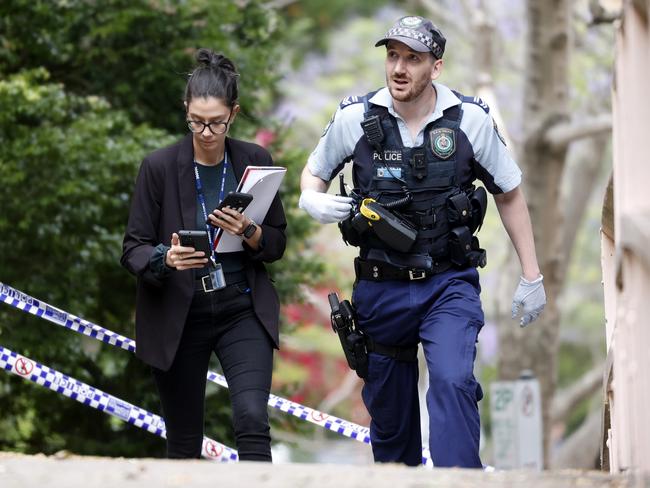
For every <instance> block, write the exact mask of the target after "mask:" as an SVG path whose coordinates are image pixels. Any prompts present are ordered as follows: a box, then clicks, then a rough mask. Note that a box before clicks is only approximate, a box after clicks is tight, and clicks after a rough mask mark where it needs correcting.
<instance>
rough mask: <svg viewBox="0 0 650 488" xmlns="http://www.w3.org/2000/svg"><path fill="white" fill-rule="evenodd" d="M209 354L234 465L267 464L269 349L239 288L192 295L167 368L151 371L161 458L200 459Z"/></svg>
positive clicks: (267, 339)
mask: <svg viewBox="0 0 650 488" xmlns="http://www.w3.org/2000/svg"><path fill="white" fill-rule="evenodd" d="M213 351H214V352H215V353H216V355H217V358H218V359H219V362H220V363H221V366H222V368H223V372H224V376H225V377H226V380H227V381H228V387H229V391H230V399H231V403H232V420H233V427H234V431H235V438H236V443H237V450H238V451H239V459H240V460H241V461H271V435H270V428H269V417H268V410H267V401H268V398H269V391H270V389H271V373H272V369H273V345H272V342H271V339H270V337H269V336H268V334H267V332H266V330H264V326H263V325H262V324H261V323H260V322H259V320H258V319H257V317H255V314H254V312H253V307H252V301H251V296H250V292H249V290H248V287H247V285H246V283H245V282H242V283H236V284H232V285H229V286H227V287H226V288H224V289H223V290H219V291H214V292H211V293H205V292H203V291H197V292H195V294H194V298H193V300H192V305H191V307H190V312H189V314H188V317H187V320H186V323H185V328H184V330H183V335H182V338H181V342H180V346H179V348H178V351H177V353H176V357H175V358H174V362H173V363H172V366H171V368H170V369H169V370H168V371H161V370H158V369H155V368H154V370H153V373H154V378H155V380H156V385H157V387H158V392H159V394H160V401H161V404H162V411H163V416H164V418H165V424H166V427H167V455H168V456H169V457H170V458H198V457H200V456H201V445H202V440H203V415H204V402H205V386H206V374H207V371H208V362H209V360H210V356H211V355H212V352H213Z"/></svg>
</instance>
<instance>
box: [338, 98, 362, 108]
mask: <svg viewBox="0 0 650 488" xmlns="http://www.w3.org/2000/svg"><path fill="white" fill-rule="evenodd" d="M360 102H361V99H360V97H358V96H356V95H354V96H348V97H345V98H344V99H343V100H341V103H340V104H339V107H341V108H345V107H347V106H348V105H352V104H354V103H360Z"/></svg>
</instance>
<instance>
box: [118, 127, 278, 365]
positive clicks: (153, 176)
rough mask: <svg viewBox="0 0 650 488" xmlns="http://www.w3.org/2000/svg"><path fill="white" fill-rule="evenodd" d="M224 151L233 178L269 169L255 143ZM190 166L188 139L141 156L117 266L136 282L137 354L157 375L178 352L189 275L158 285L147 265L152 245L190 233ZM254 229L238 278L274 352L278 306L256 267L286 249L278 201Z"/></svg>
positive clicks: (233, 144)
mask: <svg viewBox="0 0 650 488" xmlns="http://www.w3.org/2000/svg"><path fill="white" fill-rule="evenodd" d="M226 149H227V151H228V155H229V156H230V159H231V160H232V167H233V170H234V172H235V176H236V177H237V180H240V179H241V177H242V174H243V172H244V169H245V168H246V166H248V165H253V166H270V165H272V164H273V160H272V159H271V155H270V154H269V153H268V151H266V150H265V149H263V148H262V147H260V146H258V145H256V144H251V143H248V142H243V141H238V140H235V139H230V138H226ZM193 161H194V149H193V146H192V135H191V134H188V135H187V136H186V137H185V138H183V139H182V140H181V141H179V142H178V143H176V144H174V145H172V146H169V147H166V148H164V149H160V150H158V151H155V152H153V153H151V154H149V155H148V156H147V157H145V158H144V160H143V161H142V165H141V166H140V172H139V174H138V177H137V180H136V184H135V191H134V193H133V199H132V202H131V211H130V214H129V222H128V224H127V228H126V234H125V236H124V242H123V246H122V258H121V260H120V262H121V263H122V266H124V267H125V268H126V269H128V270H129V271H130V272H131V273H133V274H134V275H135V276H136V277H137V297H136V315H135V329H136V339H137V348H136V355H137V356H138V357H139V358H140V359H142V360H143V361H144V362H145V363H147V364H150V365H151V366H154V367H156V368H159V369H162V370H167V369H169V367H170V366H171V364H172V361H173V360H174V356H175V355H176V350H177V349H178V344H179V342H180V339H181V334H182V332H183V326H184V324H185V319H186V317H187V313H188V311H189V308H190V303H191V301H192V295H193V294H194V273H193V270H185V271H176V270H174V271H172V272H171V273H170V274H169V275H168V276H166V277H165V278H164V279H162V280H160V279H158V278H156V277H155V276H154V275H153V273H152V272H151V270H150V269H149V259H150V258H151V255H152V253H153V250H154V248H155V247H156V246H157V245H158V244H161V243H163V244H166V245H170V244H169V242H170V239H171V235H172V233H173V232H178V231H179V230H180V229H193V228H195V227H196V205H197V195H196V184H195V181H194V162H193ZM261 226H262V232H263V234H262V235H263V247H261V248H260V249H259V250H258V251H253V250H252V249H251V248H250V247H248V246H246V245H245V244H244V247H245V250H246V252H247V259H246V260H245V272H246V276H247V278H248V285H249V287H250V288H251V296H252V299H253V308H254V310H255V314H256V315H257V317H258V318H259V320H260V322H262V324H263V325H264V327H265V328H266V330H267V331H268V333H269V336H270V337H271V338H272V340H273V343H274V345H275V347H276V348H277V347H278V346H279V332H278V322H279V313H280V302H279V300H278V295H277V293H276V291H275V289H274V288H273V285H272V284H271V281H270V280H269V277H268V275H267V272H266V269H265V267H264V264H263V263H264V262H267V263H268V262H272V261H275V260H277V259H280V258H281V257H282V254H283V253H284V249H285V246H286V236H285V228H286V226H287V222H286V218H285V215H284V210H283V208H282V203H281V202H280V198H279V196H278V195H276V196H275V198H274V200H273V202H272V204H271V207H270V209H269V212H268V214H267V215H266V218H265V219H264V222H261Z"/></svg>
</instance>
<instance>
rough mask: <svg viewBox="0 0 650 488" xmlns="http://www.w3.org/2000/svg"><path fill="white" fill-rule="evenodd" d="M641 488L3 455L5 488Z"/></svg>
mask: <svg viewBox="0 0 650 488" xmlns="http://www.w3.org/2000/svg"><path fill="white" fill-rule="evenodd" d="M215 486H221V487H229V486H237V487H263V488H275V487H277V488H302V487H305V488H307V487H309V488H318V487H327V488H363V487H372V488H382V487H385V488H424V487H440V488H470V487H472V488H474V487H480V488H508V487H525V488H561V487H580V488H604V487H614V488H640V487H650V476H636V477H634V476H632V475H629V474H628V475H610V474H606V473H601V472H598V471H587V472H585V471H559V472H542V473H535V472H529V471H503V472H493V473H484V472H482V471H476V470H466V469H444V468H439V469H434V470H428V469H426V468H407V467H405V466H398V465H374V464H373V465H368V466H351V465H341V464H337V465H333V464H329V465H328V464H275V465H268V464H264V463H238V464H222V463H216V462H212V461H203V460H196V461H170V460H161V459H123V458H97V457H80V456H70V457H66V458H65V459H59V458H57V457H54V456H52V457H47V456H44V455H36V456H27V455H19V454H12V453H0V487H2V488H30V487H47V488H59V487H60V488H95V487H97V488H144V487H156V488H166V487H190V488H203V487H205V488H208V487H209V488H215Z"/></svg>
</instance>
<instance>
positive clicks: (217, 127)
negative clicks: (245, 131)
mask: <svg viewBox="0 0 650 488" xmlns="http://www.w3.org/2000/svg"><path fill="white" fill-rule="evenodd" d="M231 116H232V110H231V111H230V114H228V120H227V121H226V122H208V123H207V124H206V123H205V122H201V121H200V120H191V119H187V121H186V122H187V127H188V128H189V129H190V131H192V132H193V133H195V134H201V133H202V132H203V131H204V130H205V128H206V127H207V128H208V129H210V132H212V133H213V134H214V135H215V136H216V135H219V134H224V133H225V132H226V131H227V130H228V125H229V124H230V117H231Z"/></svg>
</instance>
